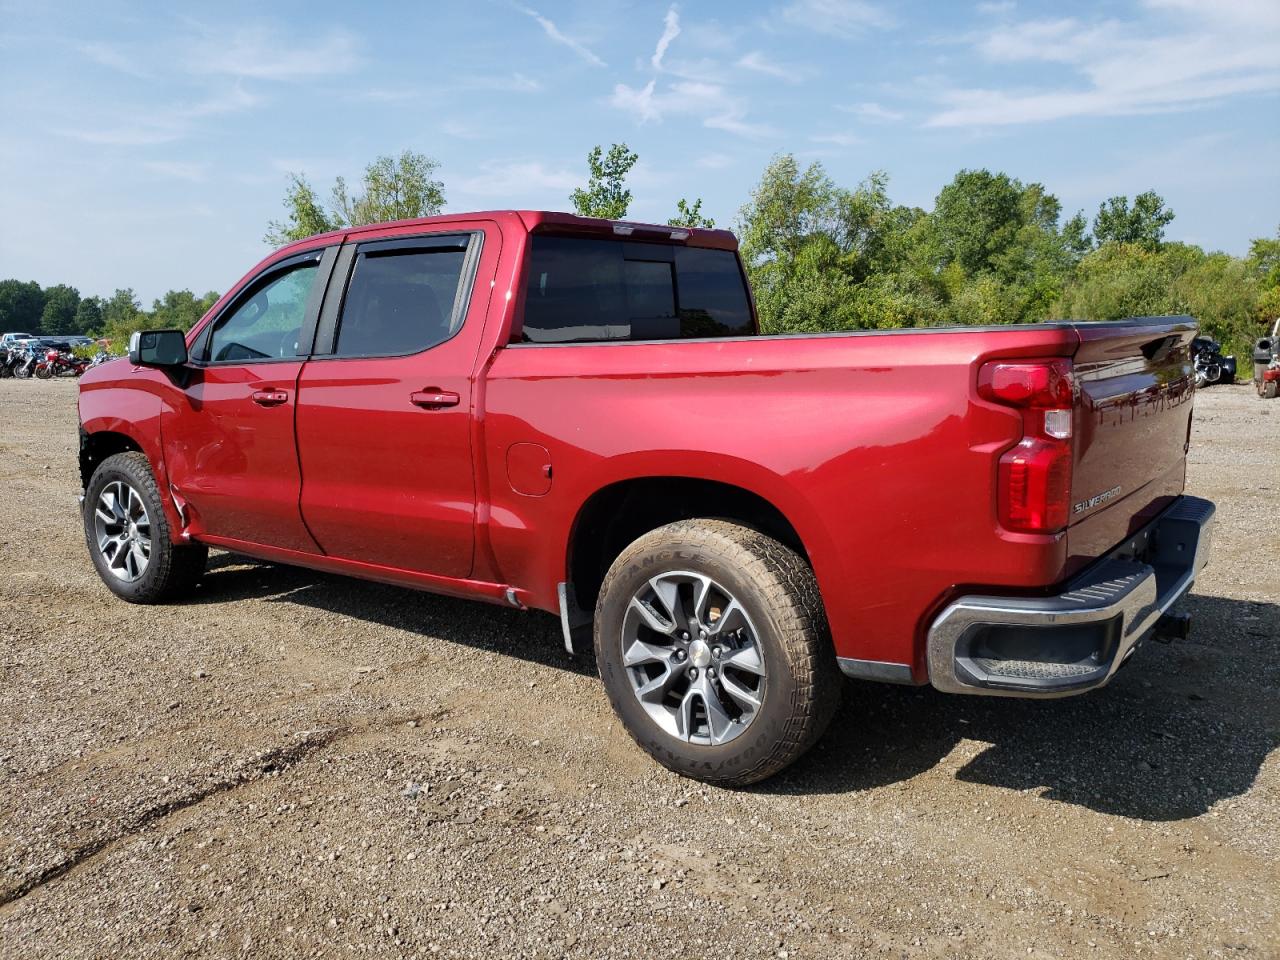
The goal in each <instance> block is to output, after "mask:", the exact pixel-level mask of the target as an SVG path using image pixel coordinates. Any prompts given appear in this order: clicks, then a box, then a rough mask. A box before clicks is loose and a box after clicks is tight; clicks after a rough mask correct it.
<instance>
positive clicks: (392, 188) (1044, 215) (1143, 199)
mask: <svg viewBox="0 0 1280 960" xmlns="http://www.w3.org/2000/svg"><path fill="white" fill-rule="evenodd" d="M638 160H639V157H638V155H637V154H636V153H635V152H634V151H632V150H630V149H629V148H628V147H627V145H626V144H625V143H621V144H618V143H615V144H612V145H611V146H610V147H609V149H608V150H607V151H606V150H605V149H603V148H602V147H600V146H597V147H595V148H594V149H592V150H591V152H590V153H589V154H588V156H587V179H586V182H585V184H584V185H583V186H582V187H579V188H577V189H575V190H574V191H573V192H572V193H571V194H570V196H569V197H568V199H569V202H570V204H571V205H572V207H573V209H574V211H575V212H576V213H578V214H580V215H582V216H590V217H602V218H605V219H613V220H618V219H623V218H625V217H626V216H627V213H628V210H629V209H630V206H631V202H632V199H633V198H632V192H631V190H630V188H629V187H628V186H627V182H626V181H627V176H628V175H629V174H630V172H631V170H632V169H633V168H634V167H635V165H636V163H637V162H638ZM438 170H439V163H438V162H437V161H435V160H434V159H432V158H430V157H427V156H425V155H423V154H419V153H414V152H412V151H405V152H404V153H402V154H400V155H399V156H398V157H390V156H383V157H378V158H377V159H376V160H375V161H374V162H373V163H371V164H370V165H369V166H368V167H367V168H366V169H365V171H364V175H363V177H362V178H361V181H360V183H359V184H358V185H356V186H354V187H349V186H348V184H347V183H346V182H345V180H344V179H343V178H341V177H339V178H337V180H336V182H335V183H334V185H333V188H332V190H331V191H330V196H329V200H328V201H327V202H326V201H324V200H323V199H322V198H321V197H320V195H319V194H318V193H317V192H316V190H315V189H314V188H313V187H312V186H311V184H310V182H309V181H308V180H307V178H306V176H305V175H304V174H302V173H293V174H290V175H289V180H288V187H287V189H286V192H285V196H284V216H283V218H282V219H280V220H273V221H271V222H270V223H269V224H268V227H267V233H266V240H267V241H268V242H269V243H273V244H284V243H288V242H291V241H294V240H299V239H302V238H304V237H308V236H312V235H314V234H316V233H323V232H326V231H329V230H336V229H341V228H343V227H345V226H358V225H362V224H367V223H378V222H382V221H386V220H399V219H408V218H413V217H424V216H434V215H436V214H438V213H440V212H442V210H443V209H444V205H445V186H444V183H443V182H442V181H441V180H440V179H439V178H438V177H437V172H438ZM1173 219H1174V212H1173V211H1172V210H1170V209H1169V208H1168V207H1167V205H1166V204H1165V202H1164V200H1163V199H1162V198H1161V197H1160V196H1159V195H1158V194H1156V193H1155V192H1154V191H1150V190H1148V191H1146V192H1144V193H1140V194H1138V195H1137V196H1136V197H1134V198H1133V200H1132V202H1131V201H1130V200H1129V198H1128V197H1127V196H1115V197H1112V198H1110V199H1108V200H1107V201H1105V202H1104V203H1102V204H1101V205H1100V207H1099V209H1098V211H1097V213H1096V214H1095V215H1094V216H1093V217H1092V218H1091V219H1090V218H1088V217H1086V216H1085V214H1084V213H1083V212H1077V213H1075V214H1074V215H1072V216H1070V217H1064V214H1063V210H1062V204H1061V202H1060V201H1059V200H1058V198H1057V197H1055V196H1054V195H1053V194H1052V193H1050V192H1049V191H1048V190H1047V189H1046V188H1045V186H1044V185H1043V184H1040V183H1023V182H1022V181H1021V180H1018V179H1016V178H1014V177H1010V176H1009V175H1008V174H1005V173H993V172H991V171H989V170H985V169H984V170H961V171H960V172H959V173H957V174H956V175H955V177H954V178H952V180H951V182H950V183H948V184H947V185H946V186H944V187H943V188H942V190H941V191H940V192H939V193H938V195H937V197H936V198H935V199H934V203H933V206H932V208H931V209H929V210H925V209H923V208H920V207H911V206H906V205H903V204H897V203H894V202H893V201H892V199H891V198H890V196H889V178H888V175H887V174H885V173H884V172H883V171H873V172H872V173H870V174H868V176H867V177H866V178H865V179H864V180H862V181H861V182H860V183H858V184H856V185H854V186H852V187H847V186H842V185H840V184H838V183H836V182H835V181H834V180H833V179H832V178H831V176H830V175H829V174H828V173H827V171H826V170H825V169H824V167H823V166H822V164H821V163H820V162H814V163H811V164H809V165H808V166H802V165H801V164H800V163H799V161H797V159H796V158H795V156H793V155H791V154H782V155H780V156H777V157H775V158H774V159H773V160H772V161H771V162H770V163H769V165H768V166H767V167H766V168H765V171H764V173H763V175H762V176H761V178H760V180H759V182H758V183H757V184H756V186H755V188H754V189H753V190H752V192H751V195H750V197H749V198H748V200H747V202H746V203H745V204H744V205H743V206H742V208H741V209H740V210H739V212H738V216H737V219H736V222H735V224H734V228H735V230H736V232H737V234H738V237H739V239H740V243H741V251H742V258H743V262H744V264H745V266H746V269H747V273H748V277H749V279H750V281H751V285H752V289H753V290H754V292H755V297H756V304H757V308H758V310H759V315H760V324H761V328H762V329H763V330H764V331H765V332H767V333H786V332H820V331H828V330H853V329H868V328H895V327H930V326H942V325H948V324H1004V323H1029V322H1037V321H1042V320H1050V319H1061V318H1079V319H1090V320H1116V319H1120V318H1123V317H1128V316H1142V315H1169V314H1182V313H1188V314H1191V315H1193V316H1195V317H1197V318H1198V319H1199V320H1200V321H1201V325H1202V329H1203V330H1204V332H1206V333H1208V334H1209V335H1210V336H1213V337H1214V338H1215V339H1218V340H1220V341H1222V343H1223V346H1224V350H1226V351H1227V352H1234V353H1235V354H1236V355H1237V356H1238V357H1241V358H1244V357H1247V356H1248V353H1249V348H1250V346H1251V344H1252V342H1253V340H1254V339H1255V338H1256V337H1258V336H1261V335H1262V333H1263V332H1264V331H1265V329H1266V328H1267V326H1268V325H1269V322H1270V320H1271V318H1273V317H1275V316H1277V315H1280V231H1278V232H1277V235H1276V236H1275V237H1274V238H1266V237H1263V238H1257V239H1254V240H1253V241H1252V243H1251V245H1250V247H1249V253H1248V254H1247V255H1246V256H1244V257H1234V256H1231V255H1229V254H1226V253H1221V252H1214V251H1205V250H1203V249H1202V248H1201V247H1199V246H1196V245H1194V244H1188V243H1180V242H1173V241H1167V240H1165V228H1166V227H1168V225H1169V224H1170V223H1171V222H1173ZM668 223H669V224H670V225H672V226H690V227H708V228H709V227H714V226H715V223H714V221H713V220H711V219H710V218H709V217H707V216H705V215H704V214H703V213H702V200H701V199H700V198H694V199H693V200H692V201H690V200H688V199H686V198H683V197H682V198H680V199H679V200H677V201H676V204H675V209H674V213H673V215H672V217H671V218H670V219H669V220H668ZM216 300H217V294H215V293H212V292H211V293H207V294H205V295H204V296H203V297H196V296H195V295H194V294H193V293H192V292H191V291H190V290H171V291H169V292H168V293H166V294H165V295H164V296H163V297H161V298H160V299H158V300H156V301H154V303H153V304H152V307H151V309H150V310H144V309H143V308H142V306H141V304H140V303H139V302H138V300H137V298H136V297H135V296H134V293H133V291H132V290H129V289H124V290H117V291H115V293H114V294H112V296H111V297H109V298H101V297H81V296H80V294H79V292H78V291H77V290H75V288H73V287H69V286H66V285H65V284H59V285H57V286H53V287H47V288H41V287H40V286H39V285H38V284H36V283H34V282H26V283H24V282H21V281H18V280H4V281H0V329H4V330H24V331H26V332H29V333H50V334H56V333H89V334H97V335H104V336H107V337H110V338H113V339H114V338H117V337H124V336H127V335H128V333H129V332H130V331H132V330H134V329H144V328H147V329H154V328H157V327H165V326H174V327H180V328H182V329H188V328H190V326H191V325H192V324H194V323H195V322H196V321H197V320H198V319H199V318H200V317H201V316H202V315H203V314H204V312H205V311H206V310H208V308H209V307H210V306H211V305H212V304H213V303H214V301H216ZM1245 366H1246V367H1247V364H1246V365H1245Z"/></svg>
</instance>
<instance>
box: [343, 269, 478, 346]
mask: <svg viewBox="0 0 1280 960" xmlns="http://www.w3.org/2000/svg"><path fill="white" fill-rule="evenodd" d="M466 259H467V251H466V249H465V247H456V246H455V247H448V248H430V247H428V248H421V247H419V248H412V247H411V248H407V249H406V248H392V249H383V250H378V249H374V250H368V251H362V252H361V253H360V254H359V255H358V256H357V257H356V263H355V269H354V272H353V273H352V275H351V282H350V284H349V285H348V286H347V296H346V300H345V301H344V302H343V305H342V316H341V318H340V319H339V321H338V339H337V344H336V345H335V347H334V355H335V356H339V357H395V356H405V355H407V354H411V353H419V352H421V351H423V350H427V349H429V348H431V347H434V346H437V345H438V344H441V343H444V341H446V340H448V339H449V338H450V337H452V336H453V335H454V334H455V333H457V332H458V330H459V328H460V327H461V326H462V320H463V311H462V310H460V309H458V308H457V301H458V296H459V288H460V285H461V280H462V273H463V265H464V263H465V261H466Z"/></svg>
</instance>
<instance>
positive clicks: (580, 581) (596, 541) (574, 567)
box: [565, 475, 813, 610]
mask: <svg viewBox="0 0 1280 960" xmlns="http://www.w3.org/2000/svg"><path fill="white" fill-rule="evenodd" d="M698 517H702V518H707V519H717V520H729V521H733V522H735V523H740V524H742V525H743V526H746V527H750V528H751V529H754V530H757V531H759V532H760V533H764V534H766V535H768V536H770V537H773V538H774V539H775V540H778V541H780V542H781V543H784V544H786V545H787V546H789V547H791V548H792V549H793V550H795V551H796V552H797V553H799V554H800V555H801V556H802V557H803V558H804V559H805V560H806V562H808V563H809V564H810V565H811V566H812V563H813V561H812V556H811V549H812V547H813V544H812V543H808V542H806V539H805V538H804V537H803V536H802V535H801V532H800V530H801V529H802V526H801V525H798V524H797V523H795V522H794V521H793V519H792V518H791V516H789V515H788V512H786V511H784V510H783V509H781V508H780V507H778V506H777V505H776V504H775V503H774V502H773V500H772V499H770V498H768V497H766V496H764V495H763V494H761V493H759V492H758V491H756V490H752V489H750V488H748V487H745V486H741V485H738V484H735V483H729V482H726V481H723V480H712V479H707V478H703V477H696V476H678V475H651V476H633V477H627V478H625V479H619V480H615V481H613V482H611V483H609V484H607V485H605V486H603V487H601V488H599V489H598V490H596V491H595V492H594V493H592V494H591V495H590V496H589V497H587V498H586V500H584V501H583V503H582V505H581V506H580V507H579V509H578V511H577V514H576V515H575V517H574V519H573V522H572V524H571V525H570V527H569V533H568V542H567V543H566V545H565V577H566V581H567V583H568V584H569V585H570V586H571V587H572V589H573V594H574V599H575V601H576V603H577V604H578V606H579V607H581V608H583V609H587V610H589V609H591V608H592V607H593V606H594V604H595V601H596V598H597V596H598V594H599V590H600V585H601V583H602V582H603V581H604V576H605V573H606V572H607V571H608V569H609V566H610V565H611V564H612V563H613V561H614V560H615V559H617V557H618V555H619V554H620V553H622V551H623V550H624V549H625V548H626V547H627V545H628V544H630V543H632V542H634V541H635V540H636V539H638V538H639V537H641V536H643V535H644V534H646V533H648V532H649V531H650V530H655V529H657V528H658V527H661V526H665V525H666V524H668V523H674V522H676V521H679V520H690V519H694V518H698Z"/></svg>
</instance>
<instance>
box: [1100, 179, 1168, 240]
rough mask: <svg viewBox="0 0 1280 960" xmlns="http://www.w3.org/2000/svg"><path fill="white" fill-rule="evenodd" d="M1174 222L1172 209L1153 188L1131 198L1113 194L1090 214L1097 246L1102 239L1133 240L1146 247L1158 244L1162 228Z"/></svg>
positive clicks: (1161, 238)
mask: <svg viewBox="0 0 1280 960" xmlns="http://www.w3.org/2000/svg"><path fill="white" fill-rule="evenodd" d="M1172 222H1173V211H1172V210H1169V209H1168V208H1166V207H1165V205H1164V198H1163V197H1161V196H1160V194H1158V193H1156V192H1155V191H1154V190H1148V191H1146V192H1145V193H1140V194H1138V195H1137V196H1136V197H1134V198H1133V207H1132V208H1131V207H1130V206H1129V198H1128V197H1124V196H1118V197H1112V198H1111V199H1110V200H1108V201H1107V202H1106V203H1103V204H1102V205H1101V206H1099V207H1098V215H1097V216H1096V217H1094V218H1093V235H1094V237H1095V238H1096V239H1097V241H1098V244H1099V246H1101V245H1102V244H1104V243H1136V244H1138V245H1139V246H1142V247H1145V248H1146V249H1148V250H1154V249H1156V248H1157V247H1159V246H1160V243H1161V241H1162V240H1163V239H1164V228H1165V227H1167V226H1168V225H1169V224H1170V223H1172Z"/></svg>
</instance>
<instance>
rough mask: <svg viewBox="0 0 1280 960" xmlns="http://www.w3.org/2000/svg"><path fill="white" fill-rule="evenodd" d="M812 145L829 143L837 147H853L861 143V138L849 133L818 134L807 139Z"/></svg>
mask: <svg viewBox="0 0 1280 960" xmlns="http://www.w3.org/2000/svg"><path fill="white" fill-rule="evenodd" d="M809 139H810V140H812V141H813V142H814V143H829V144H832V145H834V146H837V147H853V146H856V145H857V144H859V143H862V138H861V137H855V136H854V135H853V134H851V133H818V134H814V135H813V136H812V137H810V138H809Z"/></svg>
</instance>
